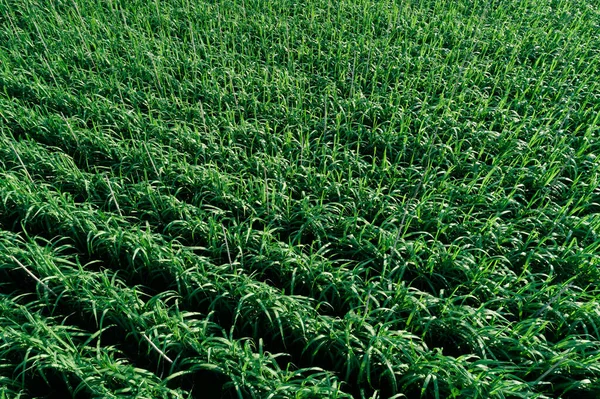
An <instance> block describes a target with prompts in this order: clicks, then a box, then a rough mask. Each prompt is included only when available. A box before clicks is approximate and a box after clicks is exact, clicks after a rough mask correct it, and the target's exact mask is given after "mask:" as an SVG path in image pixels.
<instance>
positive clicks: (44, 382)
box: [5, 353, 90, 399]
mask: <svg viewBox="0 0 600 399" xmlns="http://www.w3.org/2000/svg"><path fill="white" fill-rule="evenodd" d="M24 360H25V353H19V354H18V355H15V354H14V353H13V355H12V356H10V357H9V358H7V359H5V361H8V362H10V363H12V364H20V363H21V362H23V361H24ZM22 371H23V370H22V368H18V369H17V368H15V370H14V371H13V375H14V376H16V375H18V374H19V378H18V379H17V378H15V379H14V381H15V382H16V383H17V384H19V385H21V384H22V388H23V389H24V390H25V395H26V397H29V398H36V399H65V398H73V399H86V398H89V397H90V396H89V393H86V392H85V391H84V390H82V391H79V392H78V393H77V394H73V388H74V387H76V386H77V385H78V381H77V378H75V377H74V376H71V375H65V374H64V373H60V372H58V371H57V370H55V369H45V370H44V375H43V376H42V375H41V374H40V372H39V371H38V372H36V373H34V374H32V373H31V372H27V373H25V377H24V378H23V377H22V374H21V373H22Z"/></svg>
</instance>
